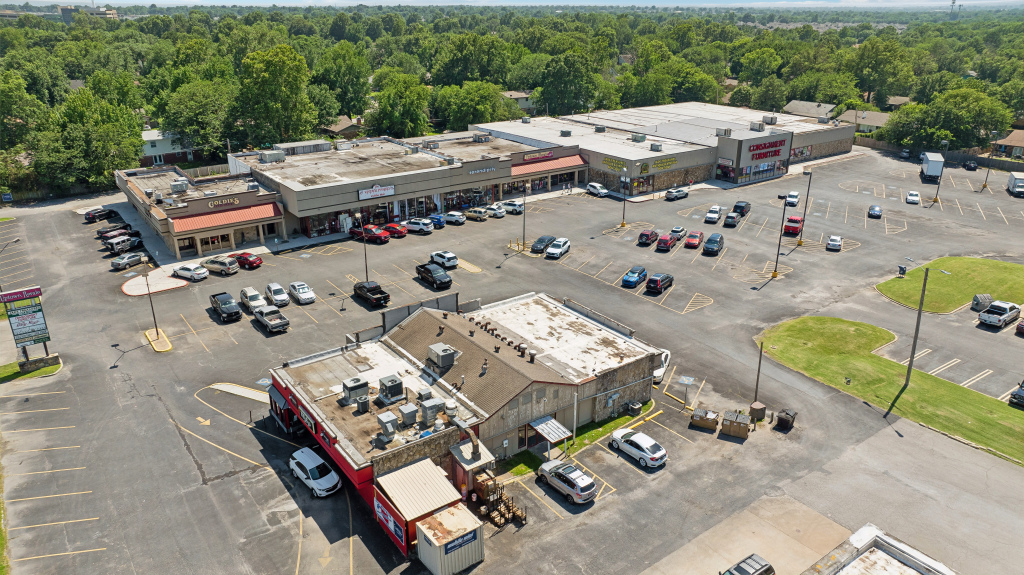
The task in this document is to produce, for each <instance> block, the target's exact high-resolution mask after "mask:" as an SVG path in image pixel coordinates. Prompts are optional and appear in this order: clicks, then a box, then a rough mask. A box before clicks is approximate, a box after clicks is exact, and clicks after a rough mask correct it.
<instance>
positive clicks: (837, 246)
mask: <svg viewBox="0 0 1024 575" xmlns="http://www.w3.org/2000/svg"><path fill="white" fill-rule="evenodd" d="M825 249H826V250H836V251H843V236H829V237H828V242H827V243H826V244H825Z"/></svg>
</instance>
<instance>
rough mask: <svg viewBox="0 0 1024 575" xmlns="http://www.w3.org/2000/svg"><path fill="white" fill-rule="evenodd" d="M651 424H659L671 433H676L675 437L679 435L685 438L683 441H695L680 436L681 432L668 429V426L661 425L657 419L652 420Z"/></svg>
mask: <svg viewBox="0 0 1024 575" xmlns="http://www.w3.org/2000/svg"><path fill="white" fill-rule="evenodd" d="M651 423H657V424H658V425H661V426H662V427H664V428H665V429H668V431H669V433H674V434H675V435H678V436H679V437H682V438H683V439H685V440H686V441H689V442H690V443H693V441H692V440H690V439H689V438H687V437H685V436H683V435H682V434H680V433H679V432H677V431H675V430H673V429H669V428H668V427H667V426H665V425H663V424H662V423H661V422H660V421H658V420H657V419H652V420H651Z"/></svg>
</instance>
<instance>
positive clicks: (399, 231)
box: [384, 223, 409, 238]
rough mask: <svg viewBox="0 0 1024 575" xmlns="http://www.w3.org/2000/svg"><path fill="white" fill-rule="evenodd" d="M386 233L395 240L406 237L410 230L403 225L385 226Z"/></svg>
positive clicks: (391, 224)
mask: <svg viewBox="0 0 1024 575" xmlns="http://www.w3.org/2000/svg"><path fill="white" fill-rule="evenodd" d="M384 231H385V232H387V233H388V234H390V235H391V237H393V238H404V237H405V236H406V235H408V234H409V228H407V227H405V226H403V225H402V224H395V223H390V224H385V225H384Z"/></svg>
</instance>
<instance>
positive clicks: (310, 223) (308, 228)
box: [266, 212, 344, 238]
mask: <svg viewBox="0 0 1024 575" xmlns="http://www.w3.org/2000/svg"><path fill="white" fill-rule="evenodd" d="M343 216H344V213H343V212H330V213H326V214H316V215H312V216H304V217H302V218H300V219H299V230H300V231H301V232H302V234H303V235H305V236H306V237H309V238H316V237H320V236H326V235H328V234H336V233H338V232H340V231H341V226H342V221H343ZM272 226H274V224H267V228H266V234H267V235H273V234H274V233H276V230H274V228H273V227H272Z"/></svg>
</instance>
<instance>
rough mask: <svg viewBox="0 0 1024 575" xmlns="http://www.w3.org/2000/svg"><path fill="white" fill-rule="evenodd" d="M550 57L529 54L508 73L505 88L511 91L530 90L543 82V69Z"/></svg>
mask: <svg viewBox="0 0 1024 575" xmlns="http://www.w3.org/2000/svg"><path fill="white" fill-rule="evenodd" d="M549 60H551V56H548V55H547V54H530V55H528V56H525V57H524V58H523V59H522V60H519V62H517V63H516V64H515V65H514V66H512V69H511V70H510V71H509V73H508V83H507V86H508V87H509V88H511V89H513V90H532V89H534V88H536V87H537V86H540V85H541V84H542V83H543V82H544V68H545V67H546V66H547V64H548V61H549Z"/></svg>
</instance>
